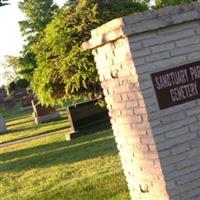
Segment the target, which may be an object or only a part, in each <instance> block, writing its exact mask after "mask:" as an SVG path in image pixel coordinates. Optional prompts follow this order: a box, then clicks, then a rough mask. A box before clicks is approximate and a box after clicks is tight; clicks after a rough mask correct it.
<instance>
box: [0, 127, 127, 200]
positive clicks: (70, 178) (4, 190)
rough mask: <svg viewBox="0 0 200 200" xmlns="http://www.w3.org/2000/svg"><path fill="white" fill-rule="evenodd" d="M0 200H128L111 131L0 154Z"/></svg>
mask: <svg viewBox="0 0 200 200" xmlns="http://www.w3.org/2000/svg"><path fill="white" fill-rule="evenodd" d="M0 179H1V181H0V199H1V200H11V199H12V200H129V199H130V198H129V193H128V190H127V186H126V182H125V178H124V175H123V172H122V168H121V163H120V160H119V157H118V153H117V149H116V145H115V142H114V138H113V134H112V132H111V130H108V131H104V132H100V133H96V134H93V135H87V136H85V137H81V138H78V139H75V140H72V141H69V142H66V141H65V139H64V134H55V135H51V136H48V137H45V138H40V139H35V140H32V141H29V142H25V143H21V144H17V145H13V146H10V147H4V148H1V149H0Z"/></svg>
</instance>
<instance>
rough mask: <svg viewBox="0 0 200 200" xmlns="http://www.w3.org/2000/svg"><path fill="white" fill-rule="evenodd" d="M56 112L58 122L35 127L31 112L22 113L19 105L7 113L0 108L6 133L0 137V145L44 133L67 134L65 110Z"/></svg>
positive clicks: (67, 124) (67, 125)
mask: <svg viewBox="0 0 200 200" xmlns="http://www.w3.org/2000/svg"><path fill="white" fill-rule="evenodd" d="M58 111H59V112H60V114H61V117H60V118H59V119H58V120H56V121H53V122H48V123H44V124H39V125H37V124H35V122H34V119H33V117H32V110H28V111H23V112H22V111H20V104H17V106H16V108H15V109H13V110H11V111H9V112H4V111H3V110H2V108H1V109H0V112H1V113H2V114H3V116H4V117H5V120H6V126H7V132H6V134H2V135H0V143H4V142H10V141H13V140H16V139H22V138H26V137H30V136H35V135H41V134H45V133H56V132H58V131H59V132H60V131H63V133H64V132H67V131H68V128H69V123H68V120H67V111H66V108H62V109H58Z"/></svg>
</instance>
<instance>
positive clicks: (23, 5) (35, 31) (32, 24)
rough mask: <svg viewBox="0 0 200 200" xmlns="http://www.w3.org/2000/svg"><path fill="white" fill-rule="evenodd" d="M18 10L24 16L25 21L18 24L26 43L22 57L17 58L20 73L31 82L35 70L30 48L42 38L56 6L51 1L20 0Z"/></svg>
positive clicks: (34, 59)
mask: <svg viewBox="0 0 200 200" xmlns="http://www.w3.org/2000/svg"><path fill="white" fill-rule="evenodd" d="M19 8H20V10H21V11H22V12H23V13H24V14H25V16H26V19H25V20H23V21H20V22H19V24H20V29H21V33H22V35H23V36H24V38H25V41H26V45H25V46H24V48H23V51H22V56H21V57H20V58H19V64H20V66H21V71H20V73H21V75H22V76H23V77H24V78H26V79H27V80H29V81H31V80H32V77H33V72H34V70H35V69H36V68H37V61H36V58H35V57H36V56H35V52H34V50H33V48H32V47H33V45H34V44H36V43H37V42H38V41H39V40H40V38H41V37H42V36H43V31H44V29H45V28H46V26H47V24H49V23H50V22H51V20H52V18H53V15H54V12H55V11H56V10H57V8H58V6H57V5H55V4H54V3H53V0H22V1H20V2H19Z"/></svg>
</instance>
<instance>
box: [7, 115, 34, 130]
mask: <svg viewBox="0 0 200 200" xmlns="http://www.w3.org/2000/svg"><path fill="white" fill-rule="evenodd" d="M27 118H30V119H29V120H25V121H23V120H22V121H21V120H20V121H18V122H15V123H11V124H8V122H7V123H6V126H7V128H11V127H13V126H20V125H21V124H28V123H30V122H34V119H33V118H31V117H27ZM13 121H15V120H13ZM10 122H11V121H10ZM10 122H9V123H10Z"/></svg>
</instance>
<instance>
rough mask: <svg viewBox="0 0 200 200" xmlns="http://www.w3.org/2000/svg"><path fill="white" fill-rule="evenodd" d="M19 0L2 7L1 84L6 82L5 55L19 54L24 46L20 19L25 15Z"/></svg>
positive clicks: (0, 13) (0, 25)
mask: <svg viewBox="0 0 200 200" xmlns="http://www.w3.org/2000/svg"><path fill="white" fill-rule="evenodd" d="M18 1H19V0H10V1H9V2H10V5H7V6H3V7H0V85H2V84H4V83H5V81H4V80H3V77H2V71H3V70H4V68H3V66H2V63H3V62H4V58H5V56H6V55H12V56H18V55H19V52H20V51H21V50H22V46H23V38H22V36H21V34H20V31H19V25H18V21H20V20H23V19H24V15H23V13H21V12H20V10H19V9H18V6H17V3H18ZM54 2H55V3H57V4H58V5H60V6H61V5H63V3H65V2H66V0H54Z"/></svg>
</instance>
